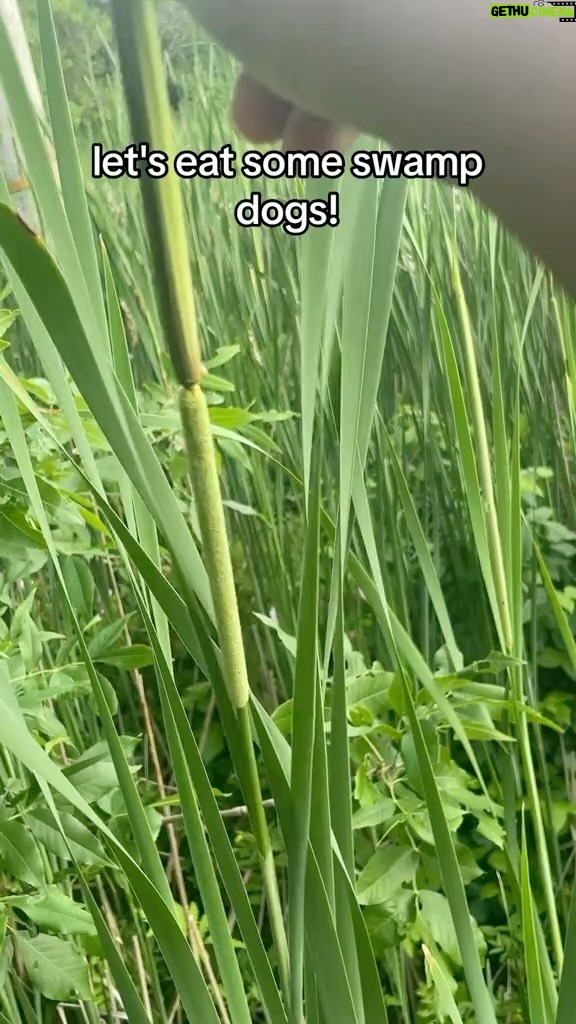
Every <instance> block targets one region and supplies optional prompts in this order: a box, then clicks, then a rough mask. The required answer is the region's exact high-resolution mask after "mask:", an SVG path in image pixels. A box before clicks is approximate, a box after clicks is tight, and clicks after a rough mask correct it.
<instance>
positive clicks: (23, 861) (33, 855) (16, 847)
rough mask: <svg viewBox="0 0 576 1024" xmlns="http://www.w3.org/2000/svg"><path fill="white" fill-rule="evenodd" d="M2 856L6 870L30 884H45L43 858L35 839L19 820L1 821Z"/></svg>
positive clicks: (0, 856)
mask: <svg viewBox="0 0 576 1024" xmlns="http://www.w3.org/2000/svg"><path fill="white" fill-rule="evenodd" d="M0 858H1V860H2V864H3V867H4V871H5V872H6V873H7V874H8V875H11V876H12V878H15V879H17V880H18V881H19V882H27V883H28V885H33V886H42V885H43V884H44V868H43V866H42V858H41V856H40V851H39V849H38V846H37V845H36V842H35V840H34V839H33V838H32V836H31V835H30V833H29V832H28V831H27V829H26V828H25V826H24V825H23V824H22V823H21V822H19V821H0Z"/></svg>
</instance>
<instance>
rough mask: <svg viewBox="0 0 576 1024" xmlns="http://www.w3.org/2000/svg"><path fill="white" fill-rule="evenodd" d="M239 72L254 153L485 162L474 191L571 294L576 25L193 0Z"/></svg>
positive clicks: (481, 9)
mask: <svg viewBox="0 0 576 1024" xmlns="http://www.w3.org/2000/svg"><path fill="white" fill-rule="evenodd" d="M187 3H188V6H189V7H190V8H191V10H192V13H193V14H194V15H195V16H196V17H197V18H198V20H199V21H200V22H201V23H202V24H203V25H204V27H205V28H206V29H207V30H208V31H209V32H210V33H211V34H212V35H213V36H214V37H215V38H216V39H218V40H219V41H220V42H221V43H222V44H223V45H224V46H225V47H226V48H227V49H228V50H230V51H231V52H232V53H233V54H234V55H235V56H236V57H237V58H238V59H239V60H240V61H241V62H242V64H243V65H244V68H245V72H244V74H243V75H242V76H241V77H240V79H239V82H238V86H237V90H236V96H235V100H234V104H233V108H234V115H235V120H236V123H237V126H238V127H239V128H240V130H241V131H242V132H243V133H244V134H245V135H246V136H247V137H248V138H250V139H251V140H252V141H254V142H261V143H266V142H271V141H273V140H275V139H278V138H283V139H284V144H285V146H286V148H292V149H306V148H311V149H332V148H342V147H343V145H344V144H345V142H346V140H347V139H348V140H349V138H350V134H349V132H348V133H346V132H345V133H344V134H342V133H341V132H340V131H339V129H338V127H337V126H338V125H342V124H344V125H351V126H353V127H354V128H355V129H358V130H360V131H363V132H366V133H368V134H372V135H375V136H379V137H381V138H383V139H385V140H386V141H387V142H388V143H390V144H392V145H393V146H395V147H396V148H398V149H410V150H419V151H423V150H429V151H430V150H432V151H456V152H458V151H462V150H475V151H478V152H480V153H482V155H483V156H484V159H485V163H486V170H485V173H484V175H483V176H482V177H481V178H478V179H477V180H476V181H475V182H474V183H473V184H472V186H471V187H472V188H473V189H474V191H475V192H476V194H477V195H478V196H479V197H480V199H481V200H482V201H483V202H485V203H486V204H487V205H488V206H489V207H490V208H491V209H492V210H493V211H494V212H495V213H496V214H497V215H498V216H499V217H500V218H501V220H502V221H503V222H504V224H505V225H506V226H507V227H509V228H511V229H512V230H513V231H514V232H516V234H518V235H519V236H520V238H521V239H522V240H523V241H524V242H525V244H526V245H528V247H529V248H531V250H532V252H533V253H534V254H535V255H536V256H538V257H539V258H540V259H542V260H543V261H544V262H545V263H547V265H548V266H549V267H550V269H552V270H553V271H554V272H555V273H557V274H558V276H559V277H560V279H561V280H562V282H563V283H564V284H565V285H567V286H568V288H569V289H570V290H571V291H572V292H573V294H575V295H576V251H575V247H576V242H575V239H576V193H575V192H574V188H573V181H572V178H573V170H572V169H573V167H574V166H576V133H575V132H574V131H572V129H571V125H572V123H573V110H574V104H575V101H576V72H575V70H574V68H575V65H574V44H575V43H576V26H575V25H567V24H561V23H559V22H558V20H556V19H554V18H552V17H528V18H527V19H526V20H524V19H517V18H514V19H511V18H503V19H500V18H492V17H491V16H490V7H489V4H484V3H480V2H474V3H465V4H463V3H462V0H434V2H433V3H431V2H430V0H187Z"/></svg>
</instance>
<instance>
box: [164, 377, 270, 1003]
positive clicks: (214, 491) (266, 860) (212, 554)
mask: <svg viewBox="0 0 576 1024" xmlns="http://www.w3.org/2000/svg"><path fill="white" fill-rule="evenodd" d="M180 412H181V416H182V425H183V430H184V439H185V442H186V450H187V453H188V462H189V467H190V476H191V479H192V487H193V490H194V496H195V499H196V506H197V512H198V522H199V524H200V534H201V537H202V546H203V555H204V561H205V565H206V569H207V571H208V576H209V578H210V586H211V591H212V600H213V603H214V612H215V618H216V627H217V630H218V636H219V640H220V650H221V655H222V667H223V670H224V678H225V680H226V686H227V689H228V694H229V697H230V701H231V703H232V706H233V708H234V710H235V712H236V718H237V721H238V727H239V735H240V742H241V745H242V749H243V751H244V755H245V762H244V766H243V768H244V776H243V777H244V779H245V783H246V789H247V791H246V792H245V794H244V795H245V798H246V805H247V807H248V811H249V814H250V821H251V824H252V829H253V832H254V838H255V839H256V844H257V847H258V853H259V856H260V860H261V866H262V875H263V880H264V885H265V889H266V898H267V900H268V914H269V918H270V926H271V928H272V934H273V936H274V943H275V946H276V955H277V957H278V965H279V970H280V976H281V981H282V987H283V989H284V992H285V993H288V992H289V975H290V972H289V958H288V945H287V941H286V932H285V928H284V919H283V915H282V904H281V900H280V893H279V891H278V881H277V878H276V871H275V868H274V859H273V854H272V846H271V843H270V834H269V832H268V825H267V822H266V815H265V811H264V805H263V801H262V790H261V787H260V779H259V776H258V766H257V764H256V756H255V753H254V743H253V740H252V725H251V715H250V684H249V682H248V671H247V668H246V656H245V652H244V642H243V638H242V628H241V624H240V614H239V610H238V600H237V597H236V588H235V585H234V573H233V569H232V560H231V557H230V548H229V545H228V536H227V532H226V521H225V518H224V506H223V504H222V495H221V491H220V481H219V479H218V470H217V466H216V457H215V451H214V441H213V438H212V428H211V424H210V417H209V413H208V405H207V403H206V398H205V395H204V392H203V391H202V388H201V387H200V385H199V384H193V385H191V386H189V387H183V388H182V389H181V391H180Z"/></svg>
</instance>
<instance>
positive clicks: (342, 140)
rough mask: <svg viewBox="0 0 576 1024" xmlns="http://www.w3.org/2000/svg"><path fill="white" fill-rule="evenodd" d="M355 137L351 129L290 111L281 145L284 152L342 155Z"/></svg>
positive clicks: (298, 111)
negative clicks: (336, 153) (335, 153)
mask: <svg viewBox="0 0 576 1024" xmlns="http://www.w3.org/2000/svg"><path fill="white" fill-rule="evenodd" d="M356 135H357V132H356V131H355V130H354V129H353V128H348V127H346V126H343V125H338V124H334V122H332V121H328V120H326V119H325V118H323V117H315V116H314V115H313V114H306V113H304V111H302V110H296V109H292V110H291V112H290V113H289V115H288V118H287V120H286V124H285V128H284V135H283V140H284V142H283V144H284V149H285V150H291V151H296V152H305V153H307V152H310V151H314V152H317V153H328V152H331V151H336V152H338V153H344V152H346V150H347V149H348V148H349V147H350V146H351V145H352V143H353V141H354V139H355V138H356Z"/></svg>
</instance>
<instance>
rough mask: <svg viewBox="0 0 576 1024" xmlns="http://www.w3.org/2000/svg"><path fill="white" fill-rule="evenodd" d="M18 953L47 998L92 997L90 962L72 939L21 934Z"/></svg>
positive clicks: (32, 979) (36, 984)
mask: <svg viewBox="0 0 576 1024" xmlns="http://www.w3.org/2000/svg"><path fill="white" fill-rule="evenodd" d="M17 943H18V952H19V953H20V956H21V958H22V963H23V964H24V968H25V970H26V974H27V975H28V980H29V981H30V983H31V985H33V987H34V988H35V989H37V990H38V991H39V992H40V994H41V995H43V996H44V997H45V998H46V999H54V1000H56V1001H57V1002H60V1001H64V1000H66V1001H71V1000H76V999H90V997H91V991H90V979H89V975H88V965H87V963H86V961H85V960H84V958H83V957H82V956H81V955H80V953H78V951H77V950H76V949H75V947H74V946H73V945H72V943H71V942H69V941H67V940H65V939H59V938H57V937H56V936H55V935H45V934H43V933H41V934H40V935H36V936H35V937H34V938H30V937H29V936H26V935H25V934H24V933H22V932H19V933H17Z"/></svg>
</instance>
